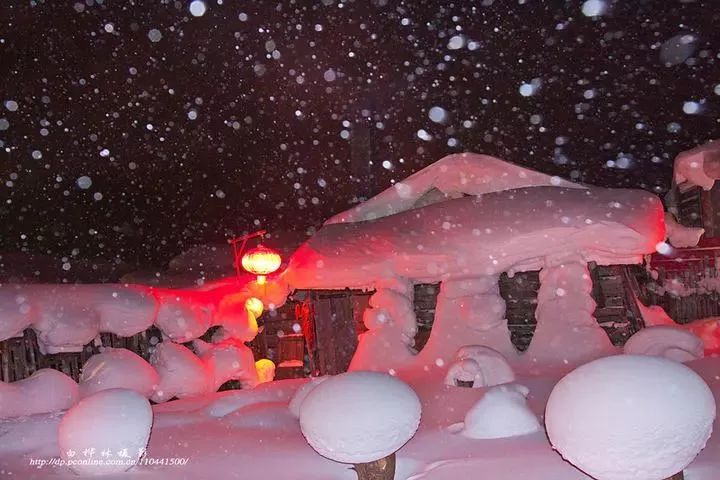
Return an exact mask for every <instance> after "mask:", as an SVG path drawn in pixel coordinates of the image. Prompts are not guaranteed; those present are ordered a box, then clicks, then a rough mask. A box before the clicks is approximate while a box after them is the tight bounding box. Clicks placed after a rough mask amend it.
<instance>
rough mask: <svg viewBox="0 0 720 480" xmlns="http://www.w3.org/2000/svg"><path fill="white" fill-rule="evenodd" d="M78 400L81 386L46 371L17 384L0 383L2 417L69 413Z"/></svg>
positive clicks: (44, 369) (71, 380) (49, 369)
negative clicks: (64, 411) (62, 411)
mask: <svg viewBox="0 0 720 480" xmlns="http://www.w3.org/2000/svg"><path fill="white" fill-rule="evenodd" d="M78 397H79V394H78V385H77V383H75V381H74V380H73V379H72V378H70V377H68V376H67V375H65V374H64V373H62V372H59V371H57V370H53V369H51V368H43V369H41V370H38V371H37V372H35V373H33V374H32V375H31V376H29V377H28V378H24V379H22V380H19V381H17V382H12V383H4V382H0V418H10V417H20V416H24V415H33V414H36V413H49V412H58V411H61V410H67V409H68V408H70V407H72V406H73V405H74V404H75V403H76V402H77V401H78Z"/></svg>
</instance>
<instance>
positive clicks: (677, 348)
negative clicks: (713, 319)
mask: <svg viewBox="0 0 720 480" xmlns="http://www.w3.org/2000/svg"><path fill="white" fill-rule="evenodd" d="M623 351H624V352H625V353H626V354H632V355H653V356H656V357H665V358H668V359H670V360H675V361H677V362H690V361H692V360H698V359H700V358H703V355H704V351H705V346H704V344H703V341H702V339H701V338H700V337H698V336H697V335H695V334H694V333H692V332H690V331H688V330H683V329H681V328H679V327H671V326H657V327H648V328H643V329H642V330H640V331H639V332H637V333H635V334H634V335H633V336H632V337H630V338H629V339H628V341H627V342H626V343H625V347H624V349H623Z"/></svg>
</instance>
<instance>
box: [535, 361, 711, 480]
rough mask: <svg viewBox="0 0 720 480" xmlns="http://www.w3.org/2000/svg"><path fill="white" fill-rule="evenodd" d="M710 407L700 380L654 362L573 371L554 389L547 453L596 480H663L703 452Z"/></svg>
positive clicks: (672, 364)
mask: <svg viewBox="0 0 720 480" xmlns="http://www.w3.org/2000/svg"><path fill="white" fill-rule="evenodd" d="M714 419H715V399H714V398H713V394H712V392H711V391H710V388H709V387H708V386H707V384H706V383H705V382H704V381H703V379H702V378H700V376H699V375H698V374H696V373H695V372H694V371H692V370H691V369H689V368H688V367H686V366H685V365H683V364H681V363H678V362H674V361H672V360H668V359H666V358H661V357H650V356H644V355H616V356H612V357H605V358H601V359H598V360H595V361H592V362H590V363H587V364H585V365H582V366H581V367H579V368H577V369H575V370H573V371H572V372H570V373H569V374H568V375H566V376H565V377H564V378H562V379H561V380H560V381H559V382H558V384H557V385H556V386H555V388H554V389H553V391H552V393H551V394H550V398H549V399H548V403H547V407H546V410H545V425H546V427H547V433H548V437H549V438H550V442H551V443H552V445H553V447H554V448H555V449H556V450H557V451H558V452H560V454H561V455H562V456H563V458H565V459H566V460H567V461H569V462H570V463H572V464H573V465H575V466H576V467H577V468H579V469H580V470H582V471H583V472H585V473H587V474H588V475H590V476H592V477H594V478H596V479H598V480H662V479H666V478H668V477H670V476H671V475H674V474H676V473H678V472H680V471H682V470H683V469H684V468H685V467H686V466H687V465H688V464H689V463H690V462H691V461H692V460H693V459H694V458H695V456H696V455H697V454H698V453H699V452H700V450H702V449H703V448H704V447H705V443H706V442H707V440H708V438H709V437H710V433H711V431H712V424H713V421H714Z"/></svg>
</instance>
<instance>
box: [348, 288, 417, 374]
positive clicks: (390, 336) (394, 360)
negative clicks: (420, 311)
mask: <svg viewBox="0 0 720 480" xmlns="http://www.w3.org/2000/svg"><path fill="white" fill-rule="evenodd" d="M363 323H365V326H366V327H367V329H368V331H367V332H365V333H363V334H361V335H360V336H359V337H358V347H357V350H356V351H355V355H353V359H352V362H351V363H350V367H349V370H375V371H388V370H389V369H391V368H398V367H399V366H401V365H402V364H404V363H406V362H407V361H409V360H411V359H412V358H413V356H414V354H415V351H414V350H413V346H414V345H415V334H416V333H417V320H416V318H415V310H414V306H413V285H412V284H411V283H409V282H406V281H401V280H395V279H393V280H388V281H379V282H377V284H376V290H375V293H374V294H373V295H372V296H371V297H370V306H369V307H368V308H367V309H366V310H365V312H364V313H363Z"/></svg>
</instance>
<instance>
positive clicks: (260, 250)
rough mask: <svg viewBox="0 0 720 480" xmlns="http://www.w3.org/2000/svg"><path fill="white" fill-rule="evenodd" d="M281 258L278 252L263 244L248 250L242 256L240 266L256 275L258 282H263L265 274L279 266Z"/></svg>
mask: <svg viewBox="0 0 720 480" xmlns="http://www.w3.org/2000/svg"><path fill="white" fill-rule="evenodd" d="M281 263H282V258H280V254H279V253H278V252H276V251H275V250H273V249H272V248H268V247H266V246H264V245H258V246H257V247H255V248H253V249H251V250H248V251H247V252H246V253H245V255H243V257H242V266H243V268H244V269H245V270H247V271H248V272H250V273H252V274H255V275H257V282H258V283H259V284H263V283H265V277H266V275H269V274H271V273H273V272H274V271H276V270H277V269H278V268H280V264H281Z"/></svg>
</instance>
